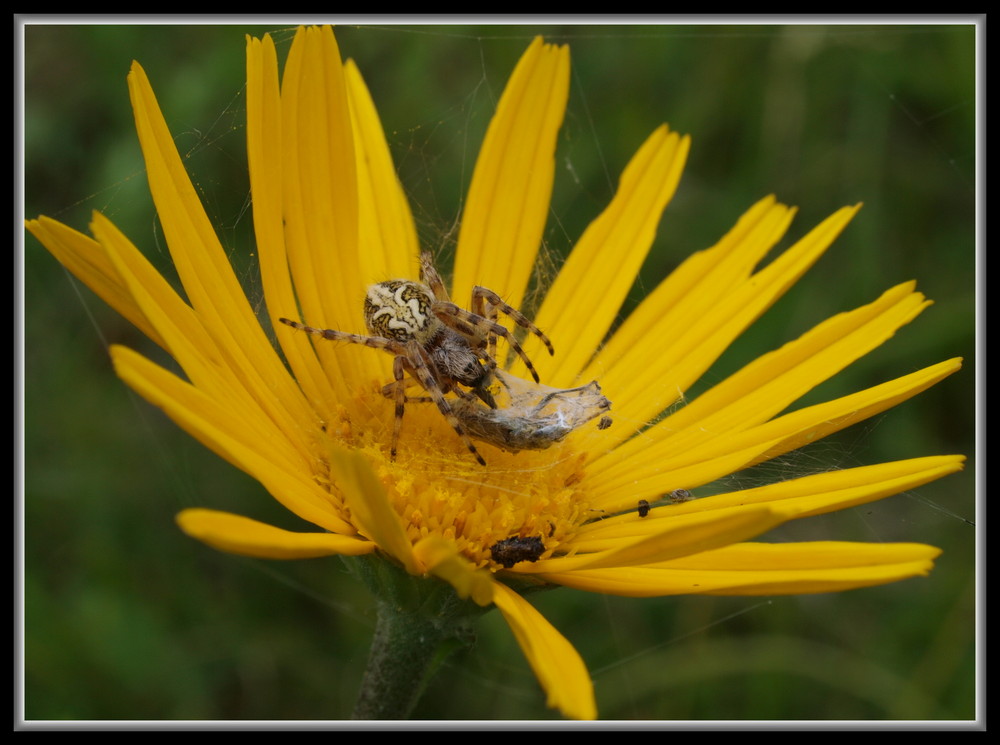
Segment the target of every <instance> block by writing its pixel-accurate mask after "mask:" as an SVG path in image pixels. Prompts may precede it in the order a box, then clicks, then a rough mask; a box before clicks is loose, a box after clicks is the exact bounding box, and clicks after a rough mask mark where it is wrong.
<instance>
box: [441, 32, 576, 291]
mask: <svg viewBox="0 0 1000 745" xmlns="http://www.w3.org/2000/svg"><path fill="white" fill-rule="evenodd" d="M568 95H569V48H568V47H565V46H561V47H560V46H553V45H551V44H544V43H542V39H541V37H537V38H536V39H535V40H534V42H532V44H531V46H530V47H528V49H527V51H525V53H524V55H523V56H522V57H521V60H520V61H519V62H518V63H517V67H516V68H515V69H514V72H513V73H512V74H511V77H510V80H509V81H508V82H507V87H506V88H505V89H504V92H503V95H502V96H501V97H500V103H499V104H498V105H497V110H496V113H495V114H494V115H493V119H492V121H491V122H490V126H489V129H488V130H487V132H486V139H485V140H484V141H483V147H482V150H480V153H479V159H478V160H477V161H476V168H475V170H474V172H473V174H472V183H471V185H470V186H469V193H468V197H467V199H466V203H465V209H464V211H463V213H462V227H461V230H460V232H459V237H458V248H457V252H456V254H455V273H454V274H455V278H454V283H453V285H452V297H453V299H455V300H456V301H457V302H459V303H464V302H466V298H469V297H471V294H472V288H473V286H474V285H485V286H486V287H489V288H490V289H491V290H493V291H494V292H497V293H499V294H500V295H501V297H503V298H504V300H505V301H506V302H507V303H509V304H510V305H512V306H513V307H515V308H518V307H520V305H521V301H522V299H523V298H524V292H525V289H526V288H527V285H528V280H529V279H530V278H531V271H532V268H533V267H534V262H535V256H536V254H537V252H538V247H539V245H541V239H542V233H543V231H544V229H545V221H546V218H547V217H548V213H549V200H550V197H551V195H552V181H553V177H554V174H555V147H556V136H557V134H558V132H559V128H560V126H561V125H562V120H563V115H564V113H565V110H566V101H567V98H568Z"/></svg>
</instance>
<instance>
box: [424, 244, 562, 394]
mask: <svg viewBox="0 0 1000 745" xmlns="http://www.w3.org/2000/svg"><path fill="white" fill-rule="evenodd" d="M420 276H421V278H422V279H423V280H424V282H425V283H426V284H427V287H428V288H429V289H430V290H431V293H432V294H433V296H434V299H435V302H434V305H433V312H434V314H435V315H437V316H438V318H440V319H441V321H442V322H444V323H445V324H447V325H448V326H450V327H451V328H453V329H454V330H455V331H457V332H458V333H460V334H462V335H463V336H465V337H466V338H468V339H470V340H474V344H475V346H476V348H477V349H479V350H480V351H482V353H483V356H484V358H485V359H487V360H490V361H491V362H492V363H493V364H494V366H495V364H496V341H497V337H498V336H500V337H503V338H504V339H506V341H507V344H508V345H510V348H511V349H513V350H514V352H515V353H516V354H517V356H518V357H520V358H521V360H522V361H523V362H524V364H525V367H527V368H528V371H529V372H530V373H531V377H532V378H533V379H534V380H535V382H536V383H537V382H539V378H538V372H537V371H536V370H535V366H534V365H532V364H531V360H530V359H529V358H528V355H527V354H525V352H524V349H523V348H522V347H521V345H520V344H519V343H518V341H517V339H515V338H514V337H513V336H512V335H511V333H510V332H509V331H508V330H507V329H506V327H504V326H502V325H501V324H499V323H497V317H498V312H500V313H503V314H504V315H506V316H507V317H508V318H510V319H511V320H512V321H514V323H516V324H517V325H518V326H520V327H521V328H523V329H525V330H527V331H529V332H530V333H532V334H534V335H535V336H537V337H538V338H539V339H541V340H542V343H543V344H544V345H545V348H546V349H547V350H548V351H549V354H555V350H554V349H553V348H552V342H551V341H549V337H547V336H546V335H545V333H544V332H543V331H542V330H541V329H540V328H538V327H537V326H536V325H535V324H533V323H532V322H531V321H529V320H528V319H527V318H526V317H525V316H524V315H523V314H522V313H521V312H520V311H518V310H517V309H516V308H513V307H512V306H510V305H508V304H507V303H505V302H504V301H503V300H502V299H501V298H500V296H499V295H497V294H496V293H495V292H493V290H490V289H487V288H486V287H482V286H480V285H476V286H475V287H473V288H472V309H471V310H466V309H465V308H462V307H461V306H459V305H456V304H455V303H453V302H451V300H450V299H449V297H448V291H447V290H446V289H445V287H444V282H442V281H441V276H440V275H439V274H438V272H437V269H435V268H434V264H433V263H432V262H431V255H430V254H429V253H427V252H424V253H422V254H420Z"/></svg>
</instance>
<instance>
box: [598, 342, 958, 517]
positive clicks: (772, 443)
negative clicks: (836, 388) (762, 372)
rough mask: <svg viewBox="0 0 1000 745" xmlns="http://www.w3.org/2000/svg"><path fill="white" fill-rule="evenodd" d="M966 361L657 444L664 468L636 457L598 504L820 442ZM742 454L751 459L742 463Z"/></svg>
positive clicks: (693, 481)
mask: <svg viewBox="0 0 1000 745" xmlns="http://www.w3.org/2000/svg"><path fill="white" fill-rule="evenodd" d="M960 363H961V361H960V360H948V361H946V362H941V363H939V364H937V365H932V366H931V367H928V368H926V369H924V370H919V371H917V372H915V373H911V374H910V375H905V376H903V377H902V378H898V379H896V380H892V381H889V382H888V383H883V384H882V385H878V386H874V387H872V388H868V389H866V390H863V391H859V392H858V393H854V394H851V395H848V396H842V397H841V398H838V399H835V400H833V401H829V402H826V403H822V404H817V405H815V406H809V407H806V408H804V409H800V410H798V411H793V412H791V413H789V414H785V415H784V416H781V417H778V418H777V419H774V420H772V421H770V422H765V423H764V424H761V425H759V426H757V427H753V428H751V429H749V430H747V431H745V432H740V433H738V434H734V435H730V436H729V437H722V438H716V439H714V440H711V441H709V442H706V443H705V444H704V445H702V446H700V447H697V448H692V449H690V450H688V451H685V452H681V453H678V454H676V455H675V454H673V453H672V452H671V451H670V448H669V447H666V446H665V445H663V446H657V447H651V448H650V449H649V451H648V452H647V453H646V455H645V457H646V458H649V457H659V458H660V459H659V460H658V464H659V466H660V468H659V469H658V470H657V471H656V472H655V473H653V472H649V471H648V470H647V471H645V472H643V470H642V469H641V465H642V463H643V461H642V459H641V458H638V457H636V458H635V463H636V467H635V469H633V472H632V476H633V477H632V478H631V479H630V480H622V481H621V482H619V484H618V485H617V486H615V487H614V488H608V489H606V490H605V491H604V493H603V494H602V497H601V498H600V499H599V500H596V501H595V506H597V507H600V508H601V509H604V510H607V511H610V512H615V511H618V510H619V509H626V508H628V507H629V506H631V505H633V504H634V503H635V501H636V500H638V499H650V497H653V498H658V495H661V494H664V493H666V492H669V491H671V490H673V489H675V488H678V487H679V486H680V485H683V487H682V488H689V489H690V488H694V487H695V486H698V485H700V484H704V483H708V482H710V481H713V480H715V479H717V478H721V477H722V476H725V475H726V474H729V473H732V472H733V471H737V470H741V469H743V468H747V467H749V466H752V465H754V464H756V463H760V462H763V461H765V460H768V459H770V458H773V457H775V456H778V455H781V454H782V453H786V452H788V451H789V450H793V449H794V448H796V447H800V446H802V445H806V444H808V443H811V442H816V441H818V440H820V439H822V438H823V437H826V436H827V435H829V434H831V433H832V432H837V431H839V430H841V429H843V428H844V427H848V426H850V425H851V424H854V423H856V422H860V421H863V420H865V419H867V418H868V417H871V416H874V415H875V414H878V413H880V412H882V411H885V410H886V409H889V408H891V407H893V406H896V405H897V404H899V403H901V402H903V401H905V400H907V399H909V398H911V397H912V396H915V395H916V394H918V393H920V392H921V391H923V390H926V389H927V388H929V387H930V386H932V385H934V384H935V383H937V382H938V381H940V380H942V379H943V378H945V377H947V376H948V375H951V374H952V373H953V372H955V371H957V370H958V369H959V368H960V366H961V364H960ZM661 454H662V456H661ZM741 458H746V460H744V461H743V462H742V463H741V462H739V460H740V459H741Z"/></svg>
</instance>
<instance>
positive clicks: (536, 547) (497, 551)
mask: <svg viewBox="0 0 1000 745" xmlns="http://www.w3.org/2000/svg"><path fill="white" fill-rule="evenodd" d="M544 552H545V544H544V543H542V539H541V537H540V536H537V535H531V536H528V537H527V538H519V537H517V536H514V537H513V538H504V539H503V540H502V541H497V542H496V543H494V544H493V545H492V546H490V554H491V555H492V556H493V561H495V562H496V563H497V564H500V565H501V566H502V567H503V568H504V569H510V568H511V567H512V566H514V565H515V564H517V563H518V562H519V561H538V559H539V557H541V555H542V554H543V553H544Z"/></svg>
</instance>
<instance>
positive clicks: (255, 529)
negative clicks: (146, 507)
mask: <svg viewBox="0 0 1000 745" xmlns="http://www.w3.org/2000/svg"><path fill="white" fill-rule="evenodd" d="M177 524H178V525H179V526H180V527H181V530H183V531H184V532H185V533H187V534H188V535H189V536H191V537H192V538H197V539H198V540H199V541H201V542H202V543H207V544H208V545H209V546H211V547H212V548H216V549H218V550H220V551H227V552H229V553H231V554H240V555H242V556H255V557H257V558H259V559H312V558H316V557H318V556H338V555H340V556H360V555H362V554H368V553H371V552H372V551H374V550H375V544H374V543H372V542H371V541H366V540H364V539H361V538H353V537H350V536H344V535H337V534H336V533H295V532H292V531H290V530H282V529H281V528H275V527H274V526H272V525H267V524H266V523H262V522H258V521H257V520H251V519H250V518H249V517H243V516H241V515H234V514H232V513H230V512H219V511H217V510H204V509H190V510H184V511H183V512H181V513H180V514H178V515H177Z"/></svg>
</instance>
